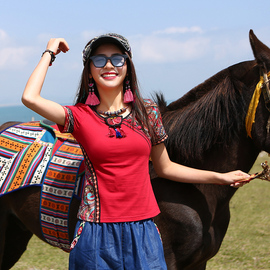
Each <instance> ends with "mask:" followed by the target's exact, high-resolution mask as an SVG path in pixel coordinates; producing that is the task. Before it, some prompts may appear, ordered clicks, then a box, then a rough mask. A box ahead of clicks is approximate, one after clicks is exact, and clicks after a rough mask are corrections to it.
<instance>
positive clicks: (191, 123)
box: [0, 31, 270, 270]
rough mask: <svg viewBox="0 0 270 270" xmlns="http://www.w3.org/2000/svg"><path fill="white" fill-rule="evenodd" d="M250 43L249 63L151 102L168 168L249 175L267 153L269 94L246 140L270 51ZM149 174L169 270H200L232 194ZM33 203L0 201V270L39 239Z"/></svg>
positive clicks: (24, 192) (15, 196)
mask: <svg viewBox="0 0 270 270" xmlns="http://www.w3.org/2000/svg"><path fill="white" fill-rule="evenodd" d="M250 41H251V45H252V49H253V52H254V55H255V58H256V60H255V61H247V62H242V63H239V64H236V65H233V66H231V67H229V68H227V69H224V70H223V71H221V72H219V73H217V74H216V75H214V76H213V77H211V78H210V79H208V80H207V81H205V82H204V83H202V84H200V85H198V86H197V87H195V88H194V89H192V90H191V91H190V92H188V93H187V94H186V95H185V96H183V97H182V98H180V99H179V100H177V101H175V102H173V103H171V104H170V105H168V106H166V104H165V102H164V100H163V97H162V96H160V95H159V96H157V99H158V103H159V106H160V109H161V112H162V115H163V122H164V125H165V128H166V130H167V133H168V134H169V139H168V140H167V142H166V146H167V149H168V152H169V155H170V157H171V159H172V160H173V161H175V162H178V163H181V164H185V165H188V166H192V167H195V168H201V169H209V170H214V171H219V172H226V171H230V170H235V169H240V170H243V171H246V172H248V171H249V170H250V168H251V167H252V165H253V163H254V161H255V159H256V157H257V155H258V153H259V152H260V151H262V150H264V151H267V152H270V140H269V139H270V138H269V136H270V135H269V132H267V123H268V118H269V116H270V114H269V111H268V109H267V108H266V106H265V105H266V103H267V102H268V101H269V98H268V97H267V93H266V94H265V95H266V99H264V98H263V96H261V97H260V99H259V104H258V107H257V110H256V118H255V123H254V124H253V126H252V131H251V136H252V138H250V137H248V136H247V131H246V127H245V118H246V115H247V112H248V108H249V104H250V101H251V98H252V95H253V92H254V89H255V87H256V85H257V83H258V82H259V80H260V75H261V74H263V73H266V74H267V72H269V70H270V49H269V48H268V47H266V46H265V45H264V44H262V43H261V42H260V41H259V40H258V39H257V38H256V36H255V35H254V34H253V32H252V31H250ZM9 125H11V123H7V124H6V125H5V126H9ZM3 128H4V126H2V127H1V129H3ZM150 172H151V178H152V183H153V187H154V191H155V194H156V197H157V200H158V203H159V206H160V209H161V214H160V215H159V216H158V217H157V218H156V219H155V221H156V222H157V224H158V226H159V228H160V231H161V235H162V238H163V245H164V251H165V257H166V261H167V265H168V269H196V270H200V269H205V268H206V263H207V261H208V260H209V259H210V258H211V257H213V256H214V255H215V254H216V253H217V252H218V250H219V248H220V245H221V243H222V240H223V238H224V236H225V233H226V231H227V228H228V224H229V220H230V212H229V202H230V199H231V198H232V196H233V195H234V193H235V192H236V190H237V189H234V188H231V187H229V186H218V185H197V184H196V185H193V184H182V183H176V182H173V181H169V180H166V179H161V178H156V177H155V173H154V171H153V170H152V168H151V167H150ZM39 201H40V188H38V187H29V188H25V189H21V190H18V191H16V192H13V193H9V194H7V195H4V196H3V197H1V198H0V216H1V219H0V265H1V270H5V269H9V268H11V267H12V266H13V265H14V264H15V263H16V262H17V260H18V259H19V258H20V256H21V255H22V253H23V252H24V250H25V249H26V246H27V243H28V241H29V239H30V238H31V236H32V235H33V234H36V235H37V236H38V237H40V238H41V239H42V233H41V229H40V223H39ZM77 208H78V202H77V201H76V200H73V202H72V204H71V209H70V221H69V222H70V228H71V230H70V239H72V235H73V231H74V224H75V223H76V212H77ZM42 240H44V239H42Z"/></svg>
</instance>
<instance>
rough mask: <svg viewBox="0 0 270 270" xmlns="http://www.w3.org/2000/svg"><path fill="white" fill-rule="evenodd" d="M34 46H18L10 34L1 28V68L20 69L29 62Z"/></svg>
mask: <svg viewBox="0 0 270 270" xmlns="http://www.w3.org/2000/svg"><path fill="white" fill-rule="evenodd" d="M33 51H34V50H33V48H31V47H22V46H16V44H14V42H13V41H12V39H11V38H10V37H9V35H8V34H7V33H6V32H5V31H4V30H2V29H0V69H20V68H22V67H25V66H26V64H27V63H28V59H29V56H30V55H32V53H33Z"/></svg>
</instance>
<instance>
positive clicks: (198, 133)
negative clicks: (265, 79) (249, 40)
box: [155, 61, 254, 164]
mask: <svg viewBox="0 0 270 270" xmlns="http://www.w3.org/2000/svg"><path fill="white" fill-rule="evenodd" d="M252 67H254V61H247V62H242V63H239V64H236V65H233V66H231V67H228V68H226V69H224V70H222V71H220V72H219V73H217V74H216V75H214V76H212V77H211V78H209V79H208V80H206V81H205V82H203V83H202V84H200V85H198V86H196V87H195V88H193V89H192V90H190V91H189V92H188V93H187V94H185V95H184V96H183V97H182V98H180V99H178V100H176V101H174V102H172V103H171V104H169V105H168V106H167V104H166V102H165V99H164V96H163V95H162V94H156V97H155V101H156V102H157V104H158V106H159V108H160V111H161V114H162V120H163V124H164V127H165V130H166V132H167V133H168V135H169V138H168V139H167V141H166V147H167V149H168V153H169V155H170V156H171V159H172V160H174V161H175V162H181V163H182V164H190V162H191V161H192V162H193V163H194V161H197V162H202V161H203V158H204V156H205V155H206V154H207V152H209V151H210V150H213V148H214V147H215V148H216V147H221V148H222V149H226V148H228V146H229V144H230V143H231V142H232V140H233V139H234V140H235V139H237V138H238V137H239V134H240V133H241V132H242V133H243V132H246V131H245V127H244V125H243V123H244V121H245V116H246V111H247V104H246V103H247V101H246V100H247V98H245V97H244V96H245V95H243V93H246V94H247V86H246V85H245V84H244V83H243V82H242V81H241V79H242V78H243V77H244V76H247V74H248V72H249V71H250V70H251V68H252ZM174 153H180V156H174Z"/></svg>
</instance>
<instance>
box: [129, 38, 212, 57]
mask: <svg viewBox="0 0 270 270" xmlns="http://www.w3.org/2000/svg"><path fill="white" fill-rule="evenodd" d="M133 43H134V50H133V51H134V55H136V58H137V59H139V60H140V61H153V62H177V61H187V60H193V59H196V58H199V57H201V56H203V55H204V54H205V53H206V51H207V50H208V46H209V43H210V39H209V38H207V37H201V36H195V37H191V38H189V39H179V38H173V37H162V36H158V35H151V36H148V37H142V38H140V39H136V40H134V42H132V44H133Z"/></svg>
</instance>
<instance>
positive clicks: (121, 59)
mask: <svg viewBox="0 0 270 270" xmlns="http://www.w3.org/2000/svg"><path fill="white" fill-rule="evenodd" d="M127 58H128V56H127V55H124V54H114V55H112V56H111V57H107V56H105V55H95V56H91V57H90V59H91V60H92V61H93V64H94V66H95V67H96V68H103V67H105V66H106V64H107V62H108V60H110V61H111V63H112V65H113V66H114V67H122V66H123V65H124V64H125V61H126V59H127Z"/></svg>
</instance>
